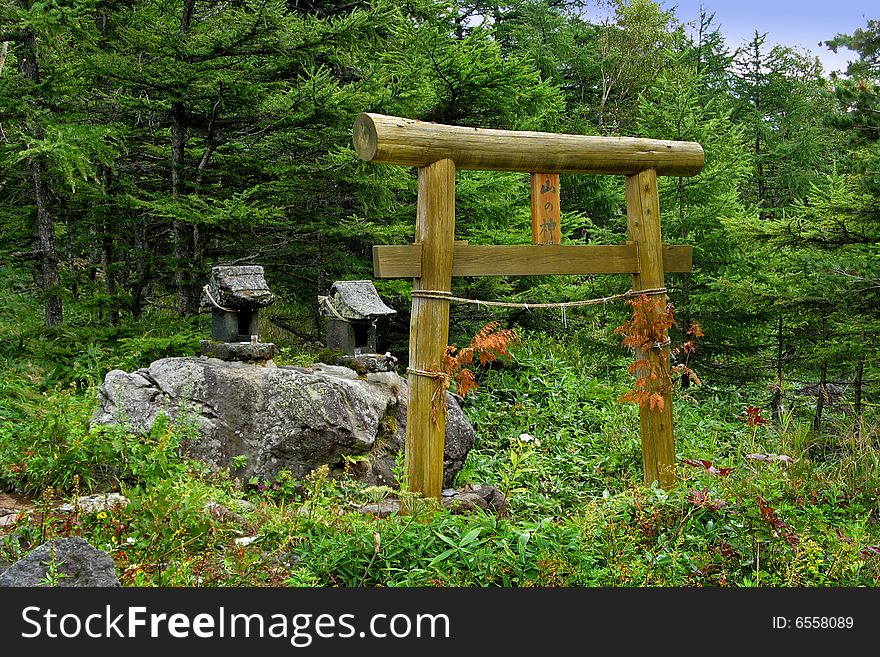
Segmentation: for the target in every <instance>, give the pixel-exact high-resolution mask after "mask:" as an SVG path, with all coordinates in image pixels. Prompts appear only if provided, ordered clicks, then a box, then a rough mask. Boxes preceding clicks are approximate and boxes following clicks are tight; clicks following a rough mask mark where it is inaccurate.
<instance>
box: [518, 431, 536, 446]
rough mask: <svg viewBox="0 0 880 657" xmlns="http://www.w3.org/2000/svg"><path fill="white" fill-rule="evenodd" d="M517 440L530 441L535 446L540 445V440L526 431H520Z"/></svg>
mask: <svg viewBox="0 0 880 657" xmlns="http://www.w3.org/2000/svg"><path fill="white" fill-rule="evenodd" d="M519 441H520V442H521V443H531V442H533V443H535V447H540V446H541V441H540V440H538V439H537V438H535V437H534V436H533V435H531V434H528V433H521V434H519Z"/></svg>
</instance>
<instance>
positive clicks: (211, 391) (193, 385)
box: [92, 357, 474, 487]
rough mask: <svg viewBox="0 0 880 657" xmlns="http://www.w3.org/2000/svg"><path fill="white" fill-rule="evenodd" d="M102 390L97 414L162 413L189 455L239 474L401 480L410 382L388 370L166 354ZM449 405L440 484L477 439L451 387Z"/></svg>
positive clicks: (144, 423)
mask: <svg viewBox="0 0 880 657" xmlns="http://www.w3.org/2000/svg"><path fill="white" fill-rule="evenodd" d="M98 399H99V402H100V407H99V408H98V410H97V411H96V412H95V414H94V416H93V418H92V421H93V422H94V423H96V424H124V425H127V426H128V427H129V428H130V429H131V430H134V431H137V432H141V433H147V432H149V431H150V429H151V428H152V426H153V423H154V422H155V421H156V420H157V418H159V417H160V416H161V415H162V414H165V415H166V416H167V417H168V419H169V420H170V421H172V422H174V423H176V424H178V425H182V426H184V427H189V428H190V429H191V433H190V436H191V437H190V438H188V439H187V440H185V443H184V447H185V449H186V453H187V455H188V456H191V457H193V458H198V459H200V460H202V461H205V462H206V463H208V464H209V465H211V466H213V467H215V468H229V469H230V471H231V473H232V474H233V475H234V476H237V477H239V478H241V479H244V480H247V479H249V478H251V477H254V476H256V477H257V478H259V479H264V480H272V479H273V478H274V477H275V475H277V474H278V472H280V471H281V470H284V469H286V470H290V471H291V473H292V474H293V475H294V476H295V477H301V476H303V475H305V474H306V473H307V472H309V471H311V470H313V469H315V468H317V467H319V466H321V465H325V464H326V465H329V466H330V467H331V469H334V470H335V471H337V472H341V471H343V470H347V471H348V472H349V473H351V474H352V475H353V476H355V477H357V478H359V479H362V480H364V481H367V482H370V483H375V484H384V485H390V486H393V487H396V486H397V481H396V479H395V477H394V473H393V468H394V465H395V462H396V461H395V457H396V454H397V453H398V452H399V451H401V450H403V448H404V443H405V435H406V399H407V385H406V380H405V379H403V378H402V377H400V376H399V375H398V374H396V373H394V372H370V373H368V374H366V375H362V376H360V375H358V374H357V373H356V372H355V371H354V370H351V369H349V368H346V367H337V366H329V365H321V364H318V365H315V366H313V367H312V368H296V367H275V366H273V365H272V364H271V363H270V364H269V366H266V367H261V366H256V365H253V364H247V363H241V362H227V361H222V360H218V359H215V358H205V357H201V358H164V359H162V360H158V361H155V362H154V363H152V364H151V365H150V366H149V367H148V368H144V369H140V370H137V371H136V372H132V373H127V372H123V371H121V370H113V371H111V372H109V373H108V374H107V376H106V378H105V379H104V383H103V384H102V385H101V388H100V391H99V395H98ZM447 409H448V410H447V425H446V448H445V462H444V477H443V479H444V486H445V487H449V486H451V485H452V482H453V480H454V479H455V475H456V474H457V473H458V471H459V470H460V469H461V467H462V466H463V465H464V459H465V457H466V456H467V453H468V451H469V450H470V448H471V445H472V444H473V440H474V430H473V427H472V426H471V425H470V423H469V422H468V421H467V419H466V418H465V416H464V413H463V412H462V410H461V407H460V406H459V404H458V402H457V400H456V398H455V397H454V396H453V395H450V394H448V393H447ZM235 457H245V458H244V459H242V458H238V459H237V458H235ZM244 461H246V462H244ZM243 462H244V463H243Z"/></svg>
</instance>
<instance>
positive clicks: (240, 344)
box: [201, 265, 278, 363]
mask: <svg viewBox="0 0 880 657" xmlns="http://www.w3.org/2000/svg"><path fill="white" fill-rule="evenodd" d="M274 301H275V295H274V294H272V292H270V291H269V287H268V286H267V285H266V279H265V278H264V276H263V268H262V267H260V266H258V265H250V266H218V267H212V268H211V278H210V280H209V281H208V284H207V285H205V288H204V295H203V297H202V306H203V307H209V308H211V339H210V340H202V342H201V347H202V355H203V356H208V357H210V358H219V359H221V360H234V361H244V362H255V363H265V362H266V361H269V360H271V359H272V358H273V357H274V356H275V354H276V353H277V351H278V349H277V347H276V346H275V345H274V344H272V343H270V342H260V313H259V311H260V308H264V307H266V306H268V305H271V304H272V303H273V302H274Z"/></svg>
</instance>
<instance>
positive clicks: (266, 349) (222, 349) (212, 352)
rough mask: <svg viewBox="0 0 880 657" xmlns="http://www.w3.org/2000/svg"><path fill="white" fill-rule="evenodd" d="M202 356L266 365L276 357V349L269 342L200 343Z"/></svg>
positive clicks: (206, 341) (210, 341) (208, 341)
mask: <svg viewBox="0 0 880 657" xmlns="http://www.w3.org/2000/svg"><path fill="white" fill-rule="evenodd" d="M200 344H201V350H202V355H203V356H206V357H208V358H219V359H220V360H240V361H243V362H246V363H266V362H268V361H270V360H272V359H273V358H275V356H277V355H278V347H277V346H275V345H274V344H273V343H271V342H215V341H213V340H202V341H201V343H200Z"/></svg>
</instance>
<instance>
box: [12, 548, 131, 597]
mask: <svg viewBox="0 0 880 657" xmlns="http://www.w3.org/2000/svg"><path fill="white" fill-rule="evenodd" d="M52 564H54V569H55V571H56V573H57V575H56V577H55V581H54V582H53V583H52V584H50V583H49V582H48V581H47V578H48V576H49V568H50V565H52ZM50 585H54V586H119V578H118V577H117V576H116V564H115V563H113V559H111V558H110V555H108V554H107V553H106V552H102V551H101V550H99V549H97V548H95V547H93V546H91V545H89V543H88V542H87V541H86V540H85V539H83V538H80V537H79V536H74V537H72V538H56V539H55V540H52V541H49V542H48V543H43V544H42V545H40V546H39V547H38V548H36V549H35V550H33V551H32V552H31V553H30V554H28V555H27V556H26V557H24V558H23V559H20V560H19V561H16V562H15V563H14V564H12V565H11V566H10V567H9V569H8V570H6V572H4V573H3V574H2V575H0V586H16V587H17V586H50Z"/></svg>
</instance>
